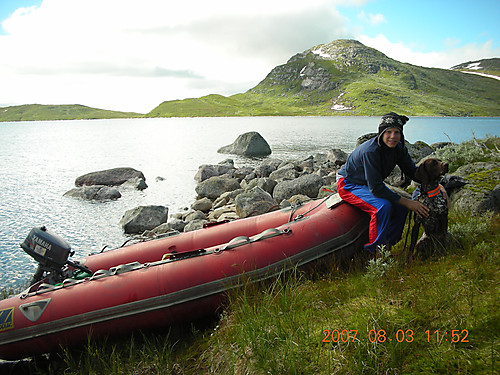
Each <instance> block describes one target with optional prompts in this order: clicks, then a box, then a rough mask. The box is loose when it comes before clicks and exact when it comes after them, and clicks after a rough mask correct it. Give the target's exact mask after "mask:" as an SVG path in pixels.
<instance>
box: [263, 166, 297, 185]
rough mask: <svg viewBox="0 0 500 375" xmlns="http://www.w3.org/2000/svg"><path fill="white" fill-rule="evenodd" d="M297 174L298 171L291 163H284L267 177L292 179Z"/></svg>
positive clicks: (276, 179) (278, 179)
mask: <svg viewBox="0 0 500 375" xmlns="http://www.w3.org/2000/svg"><path fill="white" fill-rule="evenodd" d="M298 176H299V172H298V171H297V168H296V167H295V165H294V164H293V163H288V164H285V165H284V166H282V167H280V168H279V169H276V170H275V171H274V172H272V173H271V174H270V175H269V178H270V179H272V180H275V181H280V180H292V179H295V178H297V177H298Z"/></svg>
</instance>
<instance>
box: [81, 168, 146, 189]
mask: <svg viewBox="0 0 500 375" xmlns="http://www.w3.org/2000/svg"><path fill="white" fill-rule="evenodd" d="M135 179H139V180H142V181H143V182H144V184H142V183H141V184H140V185H139V186H141V187H142V188H146V187H147V185H146V183H145V181H146V177H144V174H143V173H142V172H140V171H138V170H135V169H134V168H113V169H106V170H103V171H97V172H91V173H87V174H85V175H83V176H80V177H77V179H76V180H75V185H76V186H84V185H87V186H92V185H106V186H119V185H122V184H123V183H125V182H127V181H129V180H135Z"/></svg>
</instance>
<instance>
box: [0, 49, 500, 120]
mask: <svg viewBox="0 0 500 375" xmlns="http://www.w3.org/2000/svg"><path fill="white" fill-rule="evenodd" d="M464 72H466V73H481V74H488V75H490V76H491V75H494V76H497V77H499V76H500V59H499V58H494V59H484V60H478V61H470V62H467V63H464V64H460V65H457V66H454V67H453V68H451V69H450V70H447V69H434V68H423V67H419V66H415V65H411V64H406V63H401V62H399V61H396V60H394V59H391V58H389V57H387V56H386V55H384V54H383V53H381V52H379V51H377V50H376V49H373V48H369V47H367V46H365V45H363V44H361V43H360V42H358V41H356V40H336V41H333V42H331V43H327V44H321V45H318V46H315V47H313V48H310V49H308V50H306V51H304V52H302V53H298V54H296V55H294V56H292V57H291V58H290V59H289V60H288V62H287V63H286V64H283V65H279V66H277V67H275V68H274V69H272V70H271V72H270V73H269V74H268V75H267V77H265V79H264V80H263V81H262V82H260V83H259V84H258V85H257V86H255V87H254V88H252V89H250V90H248V91H247V92H245V93H241V94H236V95H232V96H229V97H225V96H222V95H215V94H212V95H207V96H204V97H201V98H194V99H184V100H171V101H166V102H163V103H161V104H160V105H159V106H157V107H156V108H155V109H153V110H152V111H151V112H150V113H148V114H146V115H142V114H138V113H132V112H116V111H107V110H103V109H96V108H90V107H85V106H82V105H38V104H32V105H21V106H13V107H4V108H0V121H33V120H68V119H95V118H132V117H196V116H199V117H201V116H296V115H301V116H311V115H322V116H330V115H349V116H353V115H377V116H380V115H382V114H384V113H387V112H390V111H395V112H398V113H402V114H405V115H408V116H500V80H496V79H492V78H488V77H482V76H479V75H477V74H464Z"/></svg>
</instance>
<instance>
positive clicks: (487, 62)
mask: <svg viewBox="0 0 500 375" xmlns="http://www.w3.org/2000/svg"><path fill="white" fill-rule="evenodd" d="M451 69H452V70H459V71H462V72H464V71H465V72H477V73H485V74H491V75H495V76H498V77H500V58H493V59H483V60H476V61H468V62H466V63H463V64H459V65H455V66H454V67H452V68H451Z"/></svg>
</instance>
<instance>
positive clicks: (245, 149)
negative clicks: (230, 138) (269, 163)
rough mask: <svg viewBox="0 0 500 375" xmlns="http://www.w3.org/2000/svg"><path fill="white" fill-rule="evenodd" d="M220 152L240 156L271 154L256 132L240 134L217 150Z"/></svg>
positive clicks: (266, 144)
mask: <svg viewBox="0 0 500 375" xmlns="http://www.w3.org/2000/svg"><path fill="white" fill-rule="evenodd" d="M217 152H218V153H221V154H235V155H242V156H267V155H270V154H271V147H269V144H268V143H267V141H266V140H265V139H264V138H263V137H262V136H261V135H260V134H259V133H257V132H248V133H244V134H241V135H240V136H238V138H236V141H234V142H233V143H232V144H230V145H228V146H224V147H221V148H220V149H219V150H217Z"/></svg>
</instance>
